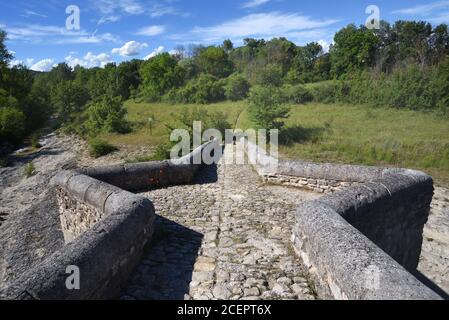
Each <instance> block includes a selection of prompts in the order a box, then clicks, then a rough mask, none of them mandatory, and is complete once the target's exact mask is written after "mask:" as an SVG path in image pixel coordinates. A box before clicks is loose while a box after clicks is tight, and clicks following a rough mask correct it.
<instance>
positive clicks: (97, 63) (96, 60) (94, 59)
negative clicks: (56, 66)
mask: <svg viewBox="0 0 449 320" xmlns="http://www.w3.org/2000/svg"><path fill="white" fill-rule="evenodd" d="M65 61H66V63H67V64H68V65H69V66H70V67H72V68H74V67H76V66H77V65H79V66H82V67H85V68H94V67H104V66H105V65H107V64H108V63H111V62H113V61H112V60H111V57H110V56H109V55H108V54H106V53H100V54H98V55H95V54H93V53H92V52H88V53H87V54H86V55H85V56H84V57H82V58H78V57H76V56H75V55H72V54H70V55H69V56H67V57H66V58H65Z"/></svg>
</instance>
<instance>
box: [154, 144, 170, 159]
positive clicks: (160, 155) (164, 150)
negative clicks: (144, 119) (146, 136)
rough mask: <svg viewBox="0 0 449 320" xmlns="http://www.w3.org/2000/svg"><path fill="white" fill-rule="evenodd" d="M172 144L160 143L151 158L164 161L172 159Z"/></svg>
mask: <svg viewBox="0 0 449 320" xmlns="http://www.w3.org/2000/svg"><path fill="white" fill-rule="evenodd" d="M171 148H172V145H171V144H170V143H167V144H160V145H158V146H157V147H156V149H155V150H154V153H153V154H152V155H151V157H150V158H149V159H150V160H151V161H163V160H167V159H170V151H171Z"/></svg>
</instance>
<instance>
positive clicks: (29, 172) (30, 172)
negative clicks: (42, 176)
mask: <svg viewBox="0 0 449 320" xmlns="http://www.w3.org/2000/svg"><path fill="white" fill-rule="evenodd" d="M23 174H24V175H25V177H27V178H30V177H32V176H34V175H35V174H36V167H35V166H34V164H33V163H32V162H30V163H28V164H27V165H26V166H25V168H24V170H23Z"/></svg>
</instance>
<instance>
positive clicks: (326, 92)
mask: <svg viewBox="0 0 449 320" xmlns="http://www.w3.org/2000/svg"><path fill="white" fill-rule="evenodd" d="M339 90H340V85H339V84H338V82H337V81H324V82H319V83H315V84H313V85H312V86H311V87H310V92H311V93H312V96H313V100H314V101H316V102H323V103H335V102H337V101H338V97H340V94H339Z"/></svg>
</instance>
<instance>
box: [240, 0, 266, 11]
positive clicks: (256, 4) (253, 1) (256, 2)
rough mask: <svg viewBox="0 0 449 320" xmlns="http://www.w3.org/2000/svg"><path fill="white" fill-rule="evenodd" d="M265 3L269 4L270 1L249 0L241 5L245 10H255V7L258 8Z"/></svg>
mask: <svg viewBox="0 0 449 320" xmlns="http://www.w3.org/2000/svg"><path fill="white" fill-rule="evenodd" d="M267 2H270V0H250V1H246V2H245V3H244V4H243V5H242V8H245V9H247V8H248V9H249V8H256V7H259V6H261V5H263V4H265V3H267Z"/></svg>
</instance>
